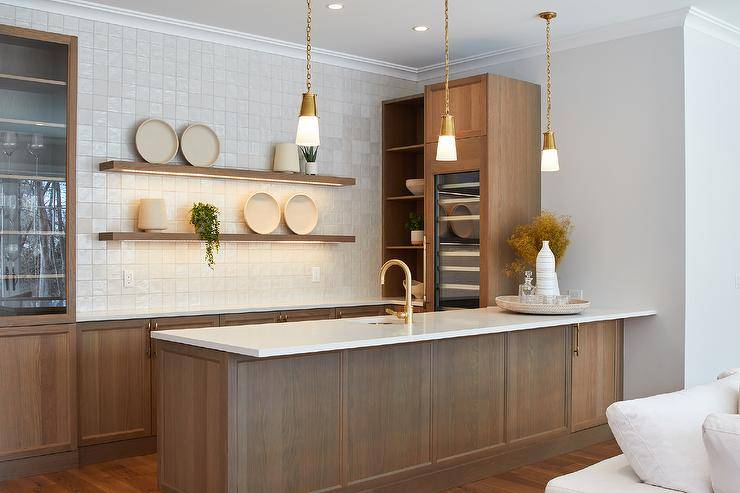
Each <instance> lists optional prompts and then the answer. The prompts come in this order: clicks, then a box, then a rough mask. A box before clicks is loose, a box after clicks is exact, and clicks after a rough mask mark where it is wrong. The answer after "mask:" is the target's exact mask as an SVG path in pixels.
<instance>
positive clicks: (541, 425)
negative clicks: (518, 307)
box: [506, 326, 570, 444]
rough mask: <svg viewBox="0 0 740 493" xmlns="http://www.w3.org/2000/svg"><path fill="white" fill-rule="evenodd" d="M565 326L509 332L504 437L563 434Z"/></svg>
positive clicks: (520, 440)
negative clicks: (505, 427) (505, 430)
mask: <svg viewBox="0 0 740 493" xmlns="http://www.w3.org/2000/svg"><path fill="white" fill-rule="evenodd" d="M567 336H568V326H559V327H545V328H543V329H532V330H522V331H518V332H509V333H508V334H507V339H508V344H507V346H508V354H507V365H508V371H507V372H506V379H507V385H506V394H507V398H506V405H507V412H506V420H507V441H508V442H509V443H510V444H520V443H525V442H530V441H539V440H545V439H547V438H551V437H553V436H558V435H560V434H565V433H567V432H568V428H567V422H568V419H567V414H566V404H567V399H566V395H567V382H568V375H567V372H568V370H569V368H570V366H569V365H568V362H567V358H568V353H567V347H568V345H567V342H568V341H567Z"/></svg>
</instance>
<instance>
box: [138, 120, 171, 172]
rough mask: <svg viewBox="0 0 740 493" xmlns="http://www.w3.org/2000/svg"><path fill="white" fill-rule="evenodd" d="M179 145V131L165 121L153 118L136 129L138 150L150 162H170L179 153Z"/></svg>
mask: <svg viewBox="0 0 740 493" xmlns="http://www.w3.org/2000/svg"><path fill="white" fill-rule="evenodd" d="M178 145H179V142H178V140H177V132H175V129H174V128H172V127H170V125H169V123H167V122H165V121H162V120H157V119H156V118H151V119H149V120H145V121H144V122H143V123H142V124H141V125H139V128H138V129H137V130H136V150H137V151H139V154H141V157H142V158H144V161H146V162H148V163H154V164H164V163H168V162H170V161H171V160H172V158H174V157H175V154H177V148H178Z"/></svg>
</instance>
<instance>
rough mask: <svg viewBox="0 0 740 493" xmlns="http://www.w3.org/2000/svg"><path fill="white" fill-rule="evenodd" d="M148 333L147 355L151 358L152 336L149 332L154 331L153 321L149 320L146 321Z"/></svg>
mask: <svg viewBox="0 0 740 493" xmlns="http://www.w3.org/2000/svg"><path fill="white" fill-rule="evenodd" d="M146 331H147V332H146V335H147V337H148V338H149V340H148V341H147V345H146V357H147V358H151V357H152V336H151V334H150V333H149V332H151V331H152V321H151V320H147V322H146Z"/></svg>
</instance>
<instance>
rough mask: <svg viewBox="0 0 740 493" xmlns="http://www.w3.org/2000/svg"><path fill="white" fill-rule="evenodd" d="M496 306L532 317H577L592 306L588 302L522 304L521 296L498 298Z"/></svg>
mask: <svg viewBox="0 0 740 493" xmlns="http://www.w3.org/2000/svg"><path fill="white" fill-rule="evenodd" d="M496 304H497V305H498V306H499V307H500V308H503V309H504V310H509V311H510V312H516V313H527V314H530V315H575V314H577V313H581V312H582V311H583V310H585V309H586V308H588V307H589V306H591V302H590V301H586V300H571V302H570V303H568V304H567V305H551V304H545V303H522V302H521V301H519V296H497V297H496Z"/></svg>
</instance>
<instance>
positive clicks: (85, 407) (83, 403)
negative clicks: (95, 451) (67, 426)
mask: <svg viewBox="0 0 740 493" xmlns="http://www.w3.org/2000/svg"><path fill="white" fill-rule="evenodd" d="M77 330H78V338H79V353H78V354H79V356H78V385H79V424H80V430H79V436H80V444H81V445H91V444H97V443H105V442H113V441H116V440H122V439H127V438H137V437H142V436H148V435H149V434H150V433H151V430H152V409H151V395H152V394H151V386H150V366H151V365H150V350H149V324H148V323H147V322H145V321H143V320H126V321H121V322H118V321H111V322H91V323H83V324H78V325H77Z"/></svg>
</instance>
